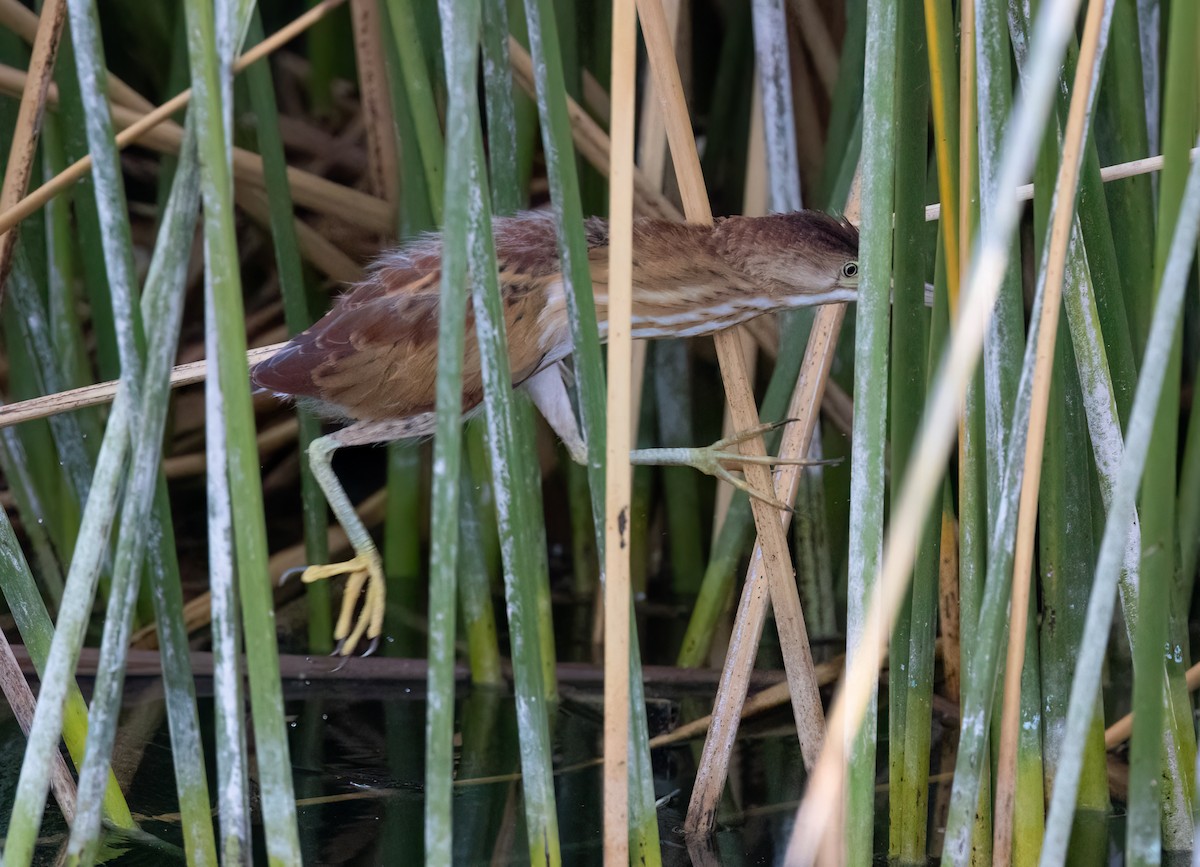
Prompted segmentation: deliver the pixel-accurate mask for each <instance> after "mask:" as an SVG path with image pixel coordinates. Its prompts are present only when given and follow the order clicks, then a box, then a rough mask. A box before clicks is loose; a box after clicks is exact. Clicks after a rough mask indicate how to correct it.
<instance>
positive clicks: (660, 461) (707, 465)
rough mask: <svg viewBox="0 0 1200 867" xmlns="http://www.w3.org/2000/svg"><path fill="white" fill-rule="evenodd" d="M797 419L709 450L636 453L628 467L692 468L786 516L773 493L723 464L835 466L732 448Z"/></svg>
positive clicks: (744, 434)
mask: <svg viewBox="0 0 1200 867" xmlns="http://www.w3.org/2000/svg"><path fill="white" fill-rule="evenodd" d="M794 421H797V419H784V420H783V421H780V422H775V423H773V424H761V425H758V426H757V427H753V428H750V429H749V430H744V431H739V432H738V433H735V434H733V435H732V436H727V437H723V438H722V439H719V440H717V441H716V442H715V443H713V444H712V445H710V446H704V447H700V448H671V449H639V450H638V451H635V452H633V453H632V454H630V456H629V459H630V462H631V463H635V464H655V465H661V466H687V467H694V468H695V469H697V470H699V471H700V472H702V473H707V474H708V475H710V476H714V477H716V478H718V479H721V480H722V481H724V482H728V483H729V484H731V485H733V486H734V487H735V488H737V489H738V490H739V491H744V492H745V493H746V494H748V495H749V496H751V497H754V498H755V499H756V500H761V501H762V502H764V503H766V504H767V505H769V506H774V507H775V508H776V509H782V510H783V511H785V512H790V511H791V510H792V507H791V506H789V505H788V504H787V503H784V502H782V501H781V500H779V499H777V498H776V497H775V496H774V492H769V493H768V492H763V491H759V490H758V489H756V488H755V487H754V486H753V485H751V484H749V483H748V482H746V480H745V479H740V478H738V477H737V476H735V475H734V474H733V473H732V472H731V471H730V470H729V468H728V467H726V466H725V465H726V464H736V465H742V466H744V465H746V464H759V465H762V466H777V465H783V464H788V465H792V466H813V465H825V464H831V463H837V461H813V460H809V459H808V458H785V457H779V456H777V455H744V454H742V453H741V452H739V451H737V450H736V449H735V448H734V447H735V446H736V445H737V444H738V443H742V442H745V441H746V440H751V439H754V438H755V437H759V436H762V435H763V434H766V433H770V432H771V431H773V430H776V429H778V428H781V427H783V426H784V425H787V424H790V423H792V422H794Z"/></svg>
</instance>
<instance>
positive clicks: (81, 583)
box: [5, 0, 141, 864]
mask: <svg viewBox="0 0 1200 867" xmlns="http://www.w3.org/2000/svg"><path fill="white" fill-rule="evenodd" d="M68 9H69V13H70V16H71V31H72V33H73V34H74V38H75V39H76V40H77V42H78V43H79V45H78V47H77V51H76V52H75V54H74V58H75V67H76V74H77V76H78V79H79V83H80V87H79V90H80V92H81V93H82V94H83V97H84V99H85V100H86V110H85V112H84V114H85V130H86V133H87V140H88V146H89V148H90V150H91V152H92V155H93V161H94V165H93V178H94V181H95V191H96V199H95V204H96V208H97V211H98V213H99V214H101V215H102V217H103V219H102V220H101V221H100V225H101V229H102V233H101V234H102V239H101V240H102V246H103V249H104V259H103V261H104V264H105V267H106V269H107V271H108V276H109V285H110V290H111V293H112V303H113V309H114V311H116V312H117V315H118V317H119V327H118V328H117V341H116V342H117V346H118V351H119V354H120V356H121V374H122V380H121V387H120V390H119V395H118V401H117V406H114V410H113V418H112V419H110V425H111V428H110V431H109V432H107V433H106V436H105V447H103V448H102V452H104V451H105V450H107V452H108V455H107V457H108V458H109V460H108V461H107V462H104V463H103V464H102V462H101V461H98V462H97V471H96V476H95V477H94V478H93V480H92V496H89V498H88V504H87V506H86V507H85V510H84V517H83V521H82V526H81V528H80V542H79V547H77V549H76V556H75V557H74V558H73V560H72V564H71V567H72V568H71V573H70V574H69V575H68V579H67V589H66V590H65V591H64V597H65V598H67V599H69V601H70V605H69V606H67V605H64V606H63V608H62V609H61V610H60V611H59V621H58V631H57V632H56V634H55V638H54V640H53V642H52V644H51V649H50V653H49V656H48V659H47V663H46V671H45V675H44V680H43V685H42V691H41V697H40V700H39V702H38V706H37V710H36V711H35V713H34V720H33V724H32V727H31V729H30V733H29V746H28V748H27V750H26V754H25V760H24V762H23V763H22V767H21V775H20V778H19V780H18V783H17V793H16V797H15V799H14V803H13V811H12V816H11V818H10V821H9V829H8V836H7V838H6V843H5V863H6V864H25V863H28V861H29V860H30V859H31V858H32V855H33V846H34V843H35V838H36V835H37V830H38V827H39V826H40V824H41V819H42V813H43V810H44V808H45V799H46V791H47V786H48V774H49V761H48V759H49V755H50V752H51V751H52V750H54V749H55V744H57V742H58V737H59V733H60V731H61V729H62V724H63V712H64V701H65V698H66V695H67V692H68V690H69V684H70V682H71V672H72V671H73V670H74V667H75V659H76V658H77V657H78V654H79V649H80V646H81V645H82V642H83V632H84V629H85V627H86V623H87V617H88V612H89V610H90V606H91V600H92V597H93V595H94V593H95V586H96V581H97V579H98V577H99V571H100V563H101V561H102V559H103V557H104V553H105V551H106V550H107V530H108V528H109V527H110V526H111V521H112V517H113V514H114V512H115V508H116V506H115V500H116V496H115V492H116V490H117V487H118V485H119V483H120V478H121V476H122V467H123V465H124V457H125V450H126V447H127V445H128V433H127V425H128V423H129V421H130V420H132V418H131V417H133V416H134V415H135V411H134V410H133V405H134V404H135V403H136V401H137V399H138V396H139V394H140V378H141V363H140V357H139V355H138V345H137V342H138V340H137V338H138V334H137V331H136V328H137V320H136V319H135V318H134V317H133V315H132V306H133V297H132V296H133V285H134V284H133V280H134V267H133V250H132V244H131V241H130V233H129V220H128V214H127V211H126V207H125V198H124V187H123V185H122V181H121V170H120V161H119V159H118V155H117V152H116V148H115V146H114V144H113V129H112V123H111V118H110V117H109V113H108V105H107V88H106V79H105V75H104V69H105V67H104V59H103V49H102V47H101V44H100V34H99V25H98V22H97V20H96V15H95V7H94V4H92V3H89V2H87V0H72V2H71V3H70V4H69V7H68ZM123 414H127V415H126V418H123V419H118V418H117V416H119V415H123ZM109 434H111V436H110V435H109ZM103 457H104V455H103V454H102V458H103ZM85 530H86V531H88V535H87V536H86V541H85V536H84V533H85ZM72 579H74V580H72Z"/></svg>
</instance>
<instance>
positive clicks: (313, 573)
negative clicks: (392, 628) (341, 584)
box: [300, 550, 386, 656]
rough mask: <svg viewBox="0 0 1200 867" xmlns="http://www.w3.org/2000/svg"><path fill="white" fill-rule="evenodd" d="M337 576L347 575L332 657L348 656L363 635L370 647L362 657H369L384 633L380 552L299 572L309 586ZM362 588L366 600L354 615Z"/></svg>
mask: <svg viewBox="0 0 1200 867" xmlns="http://www.w3.org/2000/svg"><path fill="white" fill-rule="evenodd" d="M337 575H347V576H348V580H347V581H346V591H345V594H344V595H343V596H342V610H341V611H340V612H339V613H338V619H337V624H336V625H335V626H334V629H333V638H334V641H336V642H337V645H336V647H335V648H334V651H333V655H334V656H349V655H350V654H352V653H353V652H354V648H356V647H357V646H358V643H359V642H360V641H361V640H362V637H363V636H364V635H365V636H367V638H369V639H370V644H368V645H367V649H366V650H365V651H364V652H363V656H370V655H371V654H372V653H374V651H375V649H376V648H377V647H378V646H379V635H380V633H381V632H382V631H383V612H384V609H385V604H384V603H385V599H386V589H385V585H384V581H383V562H382V561H381V560H380V558H379V553H378V552H377V551H374V550H372V551H368V552H365V553H361V554H359V555H357V556H356V557H355V558H354V559H353V560H346V561H344V562H342V563H328V564H326V565H324V566H309V567H308V568H307V569H305V570H304V571H303V572H301V573H300V580H301V581H303V582H304V583H305V584H311V583H312V582H314V581H324V580H325V579H326V578H333V577H335V576H337ZM364 586H365V587H366V590H367V597H366V599H365V600H364V601H363V604H362V609H361V610H360V611H358V614H357V616H355V609H356V608H358V597H359V595H360V594H361V593H362V590H363V587H364ZM352 624H353V628H352V626H351V625H352Z"/></svg>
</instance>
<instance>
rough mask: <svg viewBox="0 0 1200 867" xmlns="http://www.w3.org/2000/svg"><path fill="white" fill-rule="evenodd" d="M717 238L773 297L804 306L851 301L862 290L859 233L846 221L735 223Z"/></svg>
mask: <svg viewBox="0 0 1200 867" xmlns="http://www.w3.org/2000/svg"><path fill="white" fill-rule="evenodd" d="M714 236H715V238H716V240H717V243H718V245H719V247H720V249H721V254H722V256H723V257H724V258H725V259H726V260H727V261H729V262H730V264H732V265H734V267H736V268H738V269H739V270H741V271H742V272H743V273H745V274H746V275H747V276H748V277H749V278H750V279H751V280H752V281H753V282H754V283H756V284H757V285H759V286H760V287H761V288H762V289H764V290H765V291H768V292H770V293H772V294H778V295H784V296H789V297H791V298H793V299H795V302H798V303H801V304H803V303H822V302H825V301H835V300H851V299H853V298H854V296H855V293H856V292H857V290H858V273H859V268H858V229H857V228H856V227H855V226H854V225H853V224H852V223H850V222H849V221H848V220H846V219H838V218H837V217H831V216H829V215H828V214H824V213H822V212H820V211H794V212H792V213H789V214H773V215H771V216H769V217H756V218H753V219H750V218H745V217H729V218H726V219H724V220H721V221H720V222H719V223H718V224H717V226H716V227H715V229H714ZM789 306H790V305H789Z"/></svg>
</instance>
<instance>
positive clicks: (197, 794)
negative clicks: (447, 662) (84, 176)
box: [67, 149, 217, 864]
mask: <svg viewBox="0 0 1200 867" xmlns="http://www.w3.org/2000/svg"><path fill="white" fill-rule="evenodd" d="M175 177H176V184H175V189H174V190H173V191H172V197H171V199H170V200H169V201H168V204H167V209H166V215H165V219H164V221H163V225H162V230H161V235H160V238H161V242H160V243H159V244H158V245H157V248H156V250H155V256H154V259H153V260H152V262H151V265H150V273H149V275H148V276H147V280H146V282H147V289H146V297H147V298H148V299H149V300H150V307H149V309H148V310H147V314H148V315H147V317H146V319H147V321H148V322H149V323H150V325H151V326H152V327H151V328H150V329H149V331H150V335H151V339H150V345H149V347H148V348H147V364H146V381H145V388H144V404H143V406H142V411H141V414H140V417H139V422H138V426H137V429H136V430H135V431H134V432H132V440H133V443H132V449H131V451H132V461H131V464H130V469H129V473H128V481H127V484H126V490H125V497H124V502H123V506H122V513H121V524H120V530H119V533H118V541H117V553H116V561H115V565H114V569H113V586H112V595H111V596H110V598H109V605H108V613H107V615H106V617H105V621H104V638H103V643H102V645H101V653H100V665H99V669H98V674H97V678H96V685H95V690H94V692H93V696H92V709H91V714H90V715H89V723H90V725H89V730H88V744H87V756H86V758H85V760H84V764H83V768H82V770H81V773H80V777H79V799H78V808H77V811H76V815H75V822H74V824H73V825H72V828H71V837H70V840H69V841H68V846H67V858H68V863H83V864H90V863H92V862H93V861H95V859H96V857H97V854H98V852H99V848H100V839H101V831H102V829H101V824H100V809H99V803H100V796H101V794H102V792H103V789H104V786H105V784H106V782H107V778H108V770H109V756H110V754H111V752H112V746H113V742H114V740H115V738H116V726H117V718H118V716H119V714H120V706H121V692H122V687H123V685H124V678H125V659H126V651H127V649H128V645H129V634H130V631H131V629H132V625H133V606H134V603H135V602H136V599H137V594H138V586H139V580H140V578H141V572H142V569H141V567H142V558H143V553H144V546H145V542H146V539H147V534H146V533H145V532H144V527H145V525H146V522H147V519H148V517H149V513H150V509H151V506H152V502H153V498H154V491H155V487H156V483H157V481H158V467H159V463H160V461H161V458H162V436H163V430H164V428H165V424H166V414H167V404H168V401H169V399H170V386H169V382H168V379H169V375H170V368H171V364H172V362H173V361H174V358H175V351H176V343H177V341H178V335H179V326H180V323H181V321H182V318H183V301H184V294H185V293H184V292H183V291H182V289H183V286H184V282H185V280H186V277H187V266H188V262H189V260H190V258H191V250H192V242H193V238H194V233H195V224H196V210H195V208H196V204H197V203H198V200H199V187H198V183H197V181H198V178H197V172H196V166H195V156H194V150H192V149H185V151H184V154H183V155H182V157H181V159H180V166H179V170H178V171H177V172H176V174H175ZM160 282H161V284H162V285H161V286H159V285H158V284H159V283H160ZM176 577H177V576H176ZM181 601H182V600H181V594H177V595H176V602H180V603H181ZM172 614H173V616H170V617H169V619H170V620H171V621H172V622H173V623H174V624H175V625H176V626H179V627H181V626H182V622H183V617H182V605H179V606H178V607H177V608H176V609H175V611H174V612H172ZM176 637H186V636H185V633H183V630H182V629H179V630H178V631H177V633H176ZM186 647H187V645H186V642H185V643H184V644H183V645H182V647H180V646H178V645H176V646H170V647H169V648H165V650H168V652H171V653H172V654H173V655H174V656H175V657H176V662H177V663H178V662H179V661H181V660H183V659H186V654H187V649H186ZM172 674H176V675H180V674H181V675H182V678H181V679H180V680H173V681H172V683H171V684H170V686H169V688H168V691H169V695H170V700H172V701H173V702H175V703H178V702H179V701H182V702H183V704H184V718H183V719H179V715H178V712H177V713H176V718H177V723H178V724H177V725H176V726H175V731H177V732H179V733H181V734H182V733H183V732H182V730H181V729H186V730H187V735H188V738H187V740H186V742H182V743H177V744H176V747H177V752H176V756H177V758H180V759H185V758H187V759H190V760H191V761H190V763H189V764H187V765H177V770H178V771H179V774H178V777H177V784H178V785H177V788H178V792H179V797H180V806H181V810H182V812H183V818H184V823H185V825H184V827H185V843H186V844H187V846H188V856H189V860H191V861H193V862H195V863H206V864H216V863H217V855H216V844H215V840H214V836H213V829H212V816H211V813H210V811H209V806H208V785H207V781H206V779H205V771H204V760H203V754H202V752H201V751H200V750H199V749H198V748H199V739H198V735H199V726H198V719H197V716H196V709H195V694H194V688H193V686H192V682H191V676H190V672H189V671H188V669H187V667H186V665H184V666H183V667H182V669H177V670H176V671H174V672H172Z"/></svg>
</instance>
